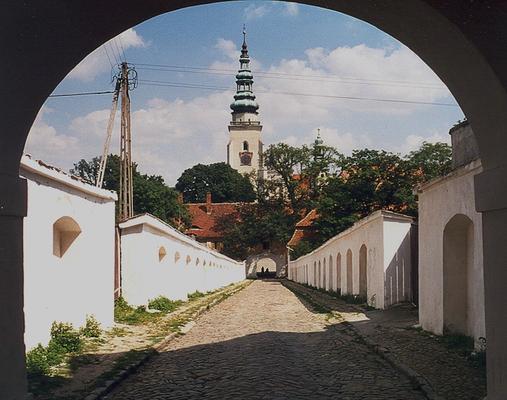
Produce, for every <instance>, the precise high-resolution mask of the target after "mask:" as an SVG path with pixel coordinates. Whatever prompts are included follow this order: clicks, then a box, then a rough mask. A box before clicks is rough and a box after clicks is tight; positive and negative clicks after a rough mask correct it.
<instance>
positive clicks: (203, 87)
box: [139, 79, 459, 107]
mask: <svg viewBox="0 0 507 400" xmlns="http://www.w3.org/2000/svg"><path fill="white" fill-rule="evenodd" d="M139 83H141V84H142V85H147V86H159V87H177V88H184V89H199V90H214V91H223V90H227V91H234V89H232V88H230V87H220V86H211V85H201V84H193V83H178V82H165V81H151V80H143V79H140V80H139ZM257 93H265V94H276V95H287V96H301V97H320V98H327V99H342V100H359V101H373V102H382V103H400V104H419V105H429V106H442V107H459V106H458V105H457V104H453V103H439V102H429V101H417V100H403V99H386V98H375V97H357V96H337V95H325V94H317V93H296V92H282V91H268V90H257Z"/></svg>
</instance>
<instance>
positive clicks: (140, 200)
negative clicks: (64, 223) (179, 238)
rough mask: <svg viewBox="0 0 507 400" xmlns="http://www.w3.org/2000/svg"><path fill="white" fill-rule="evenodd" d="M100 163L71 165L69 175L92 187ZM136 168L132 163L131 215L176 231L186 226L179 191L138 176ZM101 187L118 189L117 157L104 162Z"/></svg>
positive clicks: (96, 159) (186, 216) (158, 179)
mask: <svg viewBox="0 0 507 400" xmlns="http://www.w3.org/2000/svg"><path fill="white" fill-rule="evenodd" d="M99 164H100V158H99V157H94V158H93V159H92V160H90V161H86V160H84V159H82V160H80V161H79V162H77V163H75V164H74V168H73V169H71V170H70V172H71V173H72V174H74V175H76V176H79V177H81V178H83V179H84V180H85V181H87V182H88V183H90V184H93V185H94V184H95V181H96V178H97V174H98V170H99ZM137 167H138V166H137V164H135V163H134V165H133V168H132V170H133V171H132V175H133V179H134V213H135V214H140V213H150V214H152V215H154V216H156V217H158V218H160V219H161V220H163V221H165V222H167V223H169V224H171V225H173V226H176V227H177V228H183V226H185V225H188V224H189V222H190V217H189V214H188V210H187V208H186V207H185V206H184V205H183V204H181V203H180V202H179V200H178V192H177V191H176V190H174V189H172V188H170V187H169V186H167V185H166V184H165V182H164V179H163V178H162V177H161V176H158V175H145V174H141V173H140V172H139V171H138V168H137ZM103 188H104V189H107V190H112V191H115V192H118V191H119V189H120V158H119V156H117V155H114V154H110V155H109V157H108V159H107V164H106V170H105V173H104V183H103ZM117 211H118V210H117ZM116 215H118V212H117V213H116Z"/></svg>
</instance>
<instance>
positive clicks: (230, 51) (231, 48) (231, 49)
mask: <svg viewBox="0 0 507 400" xmlns="http://www.w3.org/2000/svg"><path fill="white" fill-rule="evenodd" d="M215 48H216V49H218V50H219V51H220V52H221V53H222V54H223V55H225V56H226V57H228V58H230V59H232V60H236V59H238V58H239V50H238V48H237V47H236V44H235V43H234V42H233V41H232V40H226V39H224V38H218V39H217V43H216V44H215Z"/></svg>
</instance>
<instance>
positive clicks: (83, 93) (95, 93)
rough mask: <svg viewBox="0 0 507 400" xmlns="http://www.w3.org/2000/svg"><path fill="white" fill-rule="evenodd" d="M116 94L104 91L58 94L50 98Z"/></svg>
mask: <svg viewBox="0 0 507 400" xmlns="http://www.w3.org/2000/svg"><path fill="white" fill-rule="evenodd" d="M111 93H114V92H113V91H112V90H108V91H103V92H80V93H56V94H50V95H49V96H48V98H55V97H75V96H92V95H101V94H111Z"/></svg>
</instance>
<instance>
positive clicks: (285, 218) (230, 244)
mask: <svg viewBox="0 0 507 400" xmlns="http://www.w3.org/2000/svg"><path fill="white" fill-rule="evenodd" d="M297 219H298V217H297V216H296V215H294V214H293V213H290V212H289V210H287V208H286V207H285V206H284V205H283V204H281V203H280V202H278V201H276V200H269V201H264V200H262V201H259V202H255V203H244V204H242V205H241V206H240V207H239V209H238V214H237V215H230V216H229V217H228V218H225V219H224V220H222V221H221V224H220V230H221V231H222V232H223V234H224V250H223V252H224V253H225V254H226V255H228V256H229V257H232V258H235V259H238V260H243V259H245V258H246V257H248V256H249V255H251V254H253V252H256V251H259V247H260V246H261V245H262V246H263V247H266V246H267V245H270V244H273V243H278V244H285V243H287V241H288V240H289V239H290V237H291V235H292V232H293V231H294V225H295V223H296V221H297Z"/></svg>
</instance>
